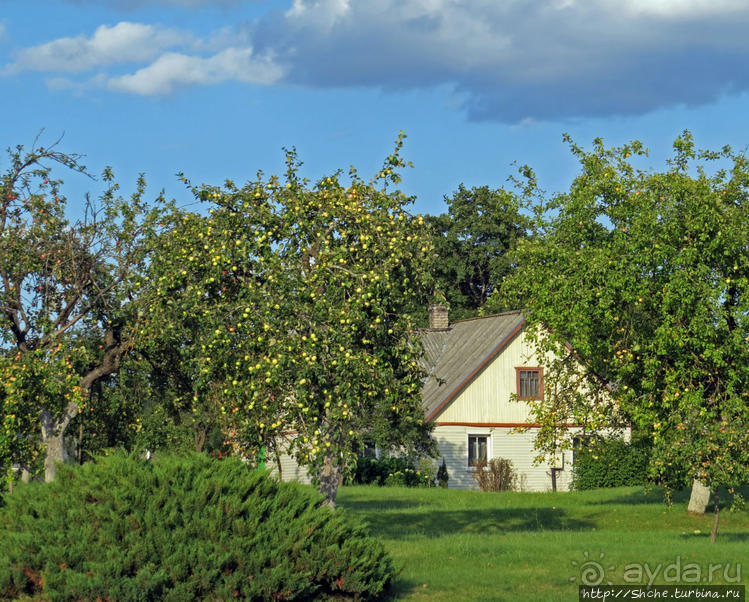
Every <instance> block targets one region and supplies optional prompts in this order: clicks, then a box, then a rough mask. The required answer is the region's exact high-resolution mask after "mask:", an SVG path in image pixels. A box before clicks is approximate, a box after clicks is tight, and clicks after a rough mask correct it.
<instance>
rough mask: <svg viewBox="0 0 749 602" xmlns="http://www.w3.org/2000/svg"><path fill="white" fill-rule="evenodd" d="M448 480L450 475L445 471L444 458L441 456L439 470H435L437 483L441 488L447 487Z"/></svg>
mask: <svg viewBox="0 0 749 602" xmlns="http://www.w3.org/2000/svg"><path fill="white" fill-rule="evenodd" d="M449 480H450V475H449V474H448V473H447V464H445V459H444V458H443V459H442V464H440V467H439V470H437V484H438V485H439V486H440V487H442V488H443V489H447V486H448V481H449Z"/></svg>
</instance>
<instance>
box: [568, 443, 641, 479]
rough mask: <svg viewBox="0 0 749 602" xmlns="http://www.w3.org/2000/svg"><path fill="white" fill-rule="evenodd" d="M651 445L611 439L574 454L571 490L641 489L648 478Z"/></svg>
mask: <svg viewBox="0 0 749 602" xmlns="http://www.w3.org/2000/svg"><path fill="white" fill-rule="evenodd" d="M650 449H651V443H650V442H649V441H647V440H638V441H632V442H627V441H624V440H623V439H620V438H616V437H612V438H606V439H601V440H600V441H596V442H591V443H590V444H588V445H584V446H581V447H579V448H578V449H576V450H575V464H574V467H573V473H572V488H573V489H596V488H598V487H622V486H625V485H644V484H645V483H646V481H647V477H648V463H649V461H650Z"/></svg>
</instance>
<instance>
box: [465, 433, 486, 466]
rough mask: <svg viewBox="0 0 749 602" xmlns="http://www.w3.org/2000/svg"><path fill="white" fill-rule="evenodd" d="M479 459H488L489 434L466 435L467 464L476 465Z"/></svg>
mask: <svg viewBox="0 0 749 602" xmlns="http://www.w3.org/2000/svg"><path fill="white" fill-rule="evenodd" d="M480 460H483V461H484V462H487V461H488V460H489V436H488V435H468V466H476V464H477V463H478V462H479V461H480Z"/></svg>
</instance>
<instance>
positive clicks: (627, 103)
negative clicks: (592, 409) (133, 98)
mask: <svg viewBox="0 0 749 602" xmlns="http://www.w3.org/2000/svg"><path fill="white" fill-rule="evenodd" d="M69 1H79V2H87V1H91V0H69ZM107 1H108V2H110V3H119V4H120V5H125V4H126V5H128V6H130V7H133V6H135V5H146V4H156V3H160V4H162V5H164V4H173V5H175V6H176V5H180V6H183V7H184V6H188V5H189V6H198V5H205V6H207V5H209V4H210V5H221V4H224V5H226V6H228V5H230V4H237V5H239V4H240V3H243V2H244V3H249V2H252V1H254V0H107ZM278 4H281V5H282V6H281V7H280V9H279V7H278ZM271 8H272V9H273V10H271ZM271 8H269V10H270V12H268V13H267V14H265V16H263V17H260V18H259V19H257V20H255V21H253V22H251V23H249V24H248V23H246V22H245V23H244V24H242V25H239V26H236V25H235V26H230V27H224V28H222V29H218V30H215V31H214V32H209V33H201V34H200V35H193V34H188V33H185V32H180V31H175V30H170V29H164V28H161V27H157V26H153V25H145V24H137V23H120V24H118V25H116V26H114V27H106V26H102V27H100V28H99V29H98V30H97V31H96V33H95V34H94V35H93V36H92V37H91V38H86V37H84V36H78V37H75V38H62V39H59V40H53V41H51V42H49V43H47V44H43V45H41V46H36V47H32V48H27V49H25V50H22V51H21V52H20V53H19V54H18V55H17V60H16V62H15V63H14V64H12V65H10V66H9V67H6V70H5V71H6V73H7V72H8V71H13V70H15V71H20V70H23V69H37V70H46V71H49V72H50V75H51V76H57V77H59V76H60V75H63V74H65V73H72V72H75V71H83V70H85V69H94V68H96V69H97V70H98V71H99V74H98V75H100V76H101V78H99V79H96V78H94V79H89V80H88V82H92V81H93V82H96V83H97V84H99V85H104V86H106V87H107V88H109V89H110V90H114V91H122V92H128V93H133V94H141V95H165V94H170V93H173V92H174V91H176V90H178V89H180V88H182V87H184V86H190V85H194V86H197V85H215V84H219V83H221V82H226V81H241V82H247V83H252V84H260V85H271V84H273V83H276V82H284V83H290V84H294V85H300V86H308V87H371V88H377V89H383V90H392V89H413V88H433V87H441V88H447V89H451V91H452V97H453V98H458V99H460V107H461V108H462V109H463V110H465V111H466V112H467V113H468V115H469V116H470V117H471V118H472V119H477V120H480V119H492V120H500V121H504V122H509V123H515V124H522V123H530V122H531V120H532V121H533V122H536V121H541V120H559V119H567V118H575V117H591V116H599V117H606V116H611V115H624V114H641V113H645V112H648V111H653V110H656V109H659V108H664V107H670V106H674V105H678V104H683V105H699V104H704V103H709V102H712V101H714V100H716V99H718V98H719V97H721V96H722V95H724V94H727V93H739V92H743V91H749V70H747V69H746V67H745V65H746V64H747V61H749V37H748V36H747V35H746V31H747V29H748V28H749V2H746V0H534V1H532V2H529V1H528V0H376V1H373V0H284V1H283V2H281V3H276V4H275V6H274V7H271ZM115 63H133V64H135V66H134V67H128V69H129V70H130V71H132V72H131V73H129V74H126V75H118V74H116V73H112V72H110V70H109V69H108V68H107V67H108V66H109V65H113V64H115ZM49 81H50V84H49V85H51V86H57V87H58V88H59V87H60V86H63V87H64V86H67V85H68V84H69V83H70V82H69V80H67V79H62V80H59V81H58V80H55V79H54V77H53V78H52V79H51V80H49ZM101 82H106V83H104V84H102V83H101ZM73 84H75V82H73ZM75 85H80V83H79V84H75Z"/></svg>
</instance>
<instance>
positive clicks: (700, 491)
mask: <svg viewBox="0 0 749 602" xmlns="http://www.w3.org/2000/svg"><path fill="white" fill-rule="evenodd" d="M709 503H710V488H709V487H707V486H705V485H703V484H702V483H701V482H700V481H698V480H697V479H695V480H694V481H693V482H692V495H691V496H690V497H689V506H688V507H687V511H688V512H691V513H692V514H705V510H706V509H707V505H708V504H709Z"/></svg>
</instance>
